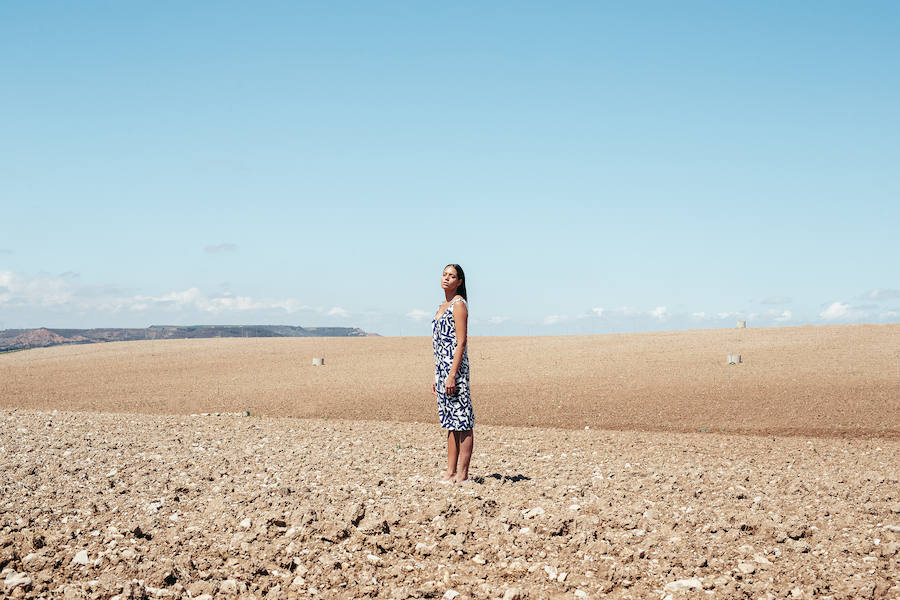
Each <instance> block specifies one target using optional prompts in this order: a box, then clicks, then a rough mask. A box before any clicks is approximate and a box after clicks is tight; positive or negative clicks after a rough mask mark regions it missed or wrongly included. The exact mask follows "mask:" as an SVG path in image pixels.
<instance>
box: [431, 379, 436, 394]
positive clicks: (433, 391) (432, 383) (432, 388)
mask: <svg viewBox="0 0 900 600" xmlns="http://www.w3.org/2000/svg"><path fill="white" fill-rule="evenodd" d="M431 393H432V394H434V395H435V396H437V385H435V383H434V381H432V382H431Z"/></svg>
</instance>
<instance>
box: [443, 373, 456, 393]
mask: <svg viewBox="0 0 900 600" xmlns="http://www.w3.org/2000/svg"><path fill="white" fill-rule="evenodd" d="M444 387H445V388H446V390H447V395H448V396H452V395H454V394H455V393H456V373H450V374H448V375H447V383H446V384H444Z"/></svg>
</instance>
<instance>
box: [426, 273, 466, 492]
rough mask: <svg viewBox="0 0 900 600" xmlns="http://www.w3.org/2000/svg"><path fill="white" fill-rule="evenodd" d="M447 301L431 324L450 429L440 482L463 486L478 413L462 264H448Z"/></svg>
mask: <svg viewBox="0 0 900 600" xmlns="http://www.w3.org/2000/svg"><path fill="white" fill-rule="evenodd" d="M441 287H442V288H443V290H444V298H445V300H444V302H443V303H442V304H441V306H440V307H439V308H438V311H437V314H436V315H435V317H434V320H433V321H432V322H431V332H432V338H433V346H434V382H433V383H432V384H431V391H432V392H433V393H434V395H435V396H436V397H437V405H438V416H439V417H440V419H441V427H443V428H444V429H446V430H447V470H446V471H444V472H443V473H442V474H441V477H440V481H441V483H451V482H456V483H462V482H463V481H466V480H467V479H468V478H469V461H471V460H472V445H473V443H474V441H475V440H474V436H473V434H472V429H474V427H475V413H474V412H473V411H472V399H471V398H470V397H469V356H468V354H467V353H466V342H467V337H466V328H467V325H468V320H469V309H468V305H467V304H466V301H467V296H466V275H465V273H463V269H462V267H461V266H459V265H454V264H451V265H447V266H446V267H444V273H443V274H442V275H441Z"/></svg>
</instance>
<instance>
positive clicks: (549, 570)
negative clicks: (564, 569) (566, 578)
mask: <svg viewBox="0 0 900 600" xmlns="http://www.w3.org/2000/svg"><path fill="white" fill-rule="evenodd" d="M544 573H546V574H547V579H551V580H552V579H556V577H557V576H558V575H559V571H558V570H557V569H556V567H554V566H553V565H544Z"/></svg>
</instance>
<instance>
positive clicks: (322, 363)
mask: <svg viewBox="0 0 900 600" xmlns="http://www.w3.org/2000/svg"><path fill="white" fill-rule="evenodd" d="M313 366H314V367H324V366H325V359H324V358H314V359H313Z"/></svg>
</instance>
